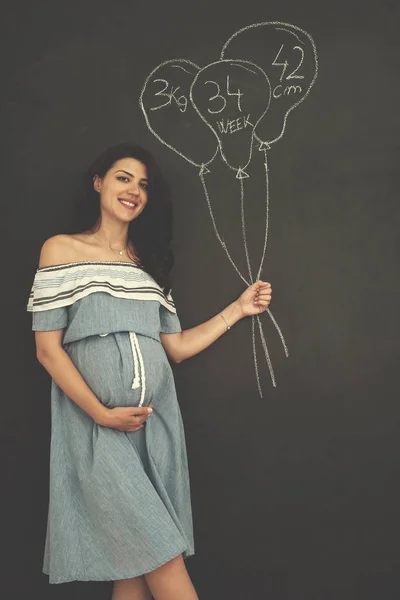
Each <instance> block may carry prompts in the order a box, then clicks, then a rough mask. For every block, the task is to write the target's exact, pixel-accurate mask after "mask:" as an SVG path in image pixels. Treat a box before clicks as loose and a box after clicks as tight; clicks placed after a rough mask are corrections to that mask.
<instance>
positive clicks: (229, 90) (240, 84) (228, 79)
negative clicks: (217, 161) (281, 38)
mask: <svg viewBox="0 0 400 600" xmlns="http://www.w3.org/2000/svg"><path fill="white" fill-rule="evenodd" d="M270 97H271V88H270V83H269V81H268V77H267V76H266V74H265V73H264V71H263V70H262V69H261V68H260V67H259V66H257V65H255V64H253V63H251V62H249V61H245V60H220V61H218V62H214V63H211V64H209V65H207V66H206V67H204V68H203V69H201V70H200V71H199V72H198V73H197V75H196V76H195V78H194V80H193V83H192V86H191V89H190V99H191V101H192V104H193V106H194V108H195V109H196V111H197V112H198V114H199V115H200V117H201V118H202V120H203V121H204V122H205V123H206V124H207V125H208V127H209V128H210V129H211V131H212V132H213V133H214V135H215V137H216V138H217V140H218V145H219V149H220V152H221V156H222V158H223V159H224V161H225V163H226V164H227V165H228V166H229V167H230V168H232V169H235V170H236V171H237V172H238V177H239V178H240V173H241V172H242V171H243V170H244V169H245V168H246V166H247V165H248V163H249V162H250V159H251V153H252V147H253V131H254V129H255V127H256V126H257V124H258V123H259V122H260V120H261V119H262V118H263V116H264V115H265V113H266V112H267V111H268V107H269V103H270Z"/></svg>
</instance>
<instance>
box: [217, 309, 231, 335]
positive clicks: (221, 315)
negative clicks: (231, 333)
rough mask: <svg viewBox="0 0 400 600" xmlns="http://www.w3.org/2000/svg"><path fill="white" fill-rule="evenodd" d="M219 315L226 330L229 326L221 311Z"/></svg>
mask: <svg viewBox="0 0 400 600" xmlns="http://www.w3.org/2000/svg"><path fill="white" fill-rule="evenodd" d="M219 316H220V317H222V318H223V320H224V321H225V325H226V330H227V331H228V330H229V329H230V326H229V325H228V323H227V321H226V319H225V317H224V315H223V314H222V313H219Z"/></svg>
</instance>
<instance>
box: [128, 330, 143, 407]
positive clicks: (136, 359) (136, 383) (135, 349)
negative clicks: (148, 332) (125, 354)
mask: <svg viewBox="0 0 400 600" xmlns="http://www.w3.org/2000/svg"><path fill="white" fill-rule="evenodd" d="M129 339H130V342H131V348H132V356H133V366H134V372H133V382H132V386H131V387H132V389H133V390H135V389H137V388H139V387H140V379H141V380H142V392H141V394H140V402H139V406H142V404H143V401H144V395H145V393H146V373H145V370H144V361H143V356H142V353H141V351H140V346H139V342H138V339H137V336H136V333H134V332H133V331H130V332H129ZM139 369H140V374H139Z"/></svg>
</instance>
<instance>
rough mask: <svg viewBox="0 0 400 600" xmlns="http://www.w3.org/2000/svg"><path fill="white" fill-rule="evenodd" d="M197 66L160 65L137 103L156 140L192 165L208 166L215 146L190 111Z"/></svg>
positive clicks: (177, 62)
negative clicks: (191, 89)
mask: <svg viewBox="0 0 400 600" xmlns="http://www.w3.org/2000/svg"><path fill="white" fill-rule="evenodd" d="M199 70H200V67H198V66H197V65H196V64H194V63H192V62H190V61H189V60H185V59H181V58H180V59H174V60H168V61H166V62H163V63H162V64H161V65H159V66H158V67H156V68H155V69H154V70H153V71H152V72H151V73H150V75H149V76H148V77H147V79H146V81H145V83H144V86H143V88H142V91H141V94H140V99H139V104H140V106H141V109H142V111H143V114H144V117H145V119H146V123H147V126H148V128H149V129H150V131H151V132H152V133H153V135H155V136H156V138H158V140H159V141H160V142H161V143H162V144H164V145H166V146H168V148H170V149H171V150H174V152H176V153H177V154H179V155H180V156H181V157H182V158H184V159H185V160H187V161H188V162H190V163H191V164H192V165H194V166H197V167H201V166H202V165H206V164H209V163H210V162H211V161H212V160H213V158H214V157H215V155H216V154H217V152H218V143H217V141H216V140H215V137H214V136H213V135H212V133H211V132H210V130H209V129H208V128H207V127H206V126H205V124H204V122H203V121H202V120H201V119H200V118H199V116H198V114H197V112H196V110H195V109H194V108H193V106H192V104H191V102H190V99H189V91H190V86H191V84H192V82H193V79H194V77H195V75H196V74H197V73H198V72H199Z"/></svg>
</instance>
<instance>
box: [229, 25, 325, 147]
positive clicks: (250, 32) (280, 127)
mask: <svg viewBox="0 0 400 600" xmlns="http://www.w3.org/2000/svg"><path fill="white" fill-rule="evenodd" d="M229 57H230V58H233V59H235V58H238V57H240V58H243V59H246V60H249V61H252V62H254V63H256V64H258V65H259V66H260V67H261V68H262V69H263V70H264V71H265V73H266V74H267V76H268V79H269V81H270V83H271V91H272V94H271V104H270V108H269V110H268V112H267V113H266V114H265V116H264V118H263V119H262V120H261V121H260V122H259V124H258V125H257V127H256V130H255V133H256V135H257V137H258V138H259V140H260V141H261V140H262V141H263V142H268V143H269V144H272V143H274V142H276V141H278V140H279V139H280V138H281V137H282V135H283V134H284V132H285V127H286V120H287V116H288V114H289V113H290V112H291V111H292V110H293V109H294V108H296V107H297V106H298V105H299V104H300V103H301V102H303V100H305V98H306V97H307V96H308V94H309V92H310V89H311V87H312V86H313V84H314V81H315V79H316V77H317V73H318V58H317V51H316V47H315V44H314V41H313V39H312V37H311V36H310V34H308V33H307V32H306V31H304V30H302V29H300V28H299V27H296V26H295V25H290V24H288V23H281V22H277V21H274V22H266V23H256V24H254V25H249V26H248V27H244V28H243V29H240V30H239V31H237V32H236V33H235V34H233V35H232V36H231V37H230V38H229V40H228V41H227V42H226V43H225V45H224V47H223V49H222V52H221V59H227V58H229Z"/></svg>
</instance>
